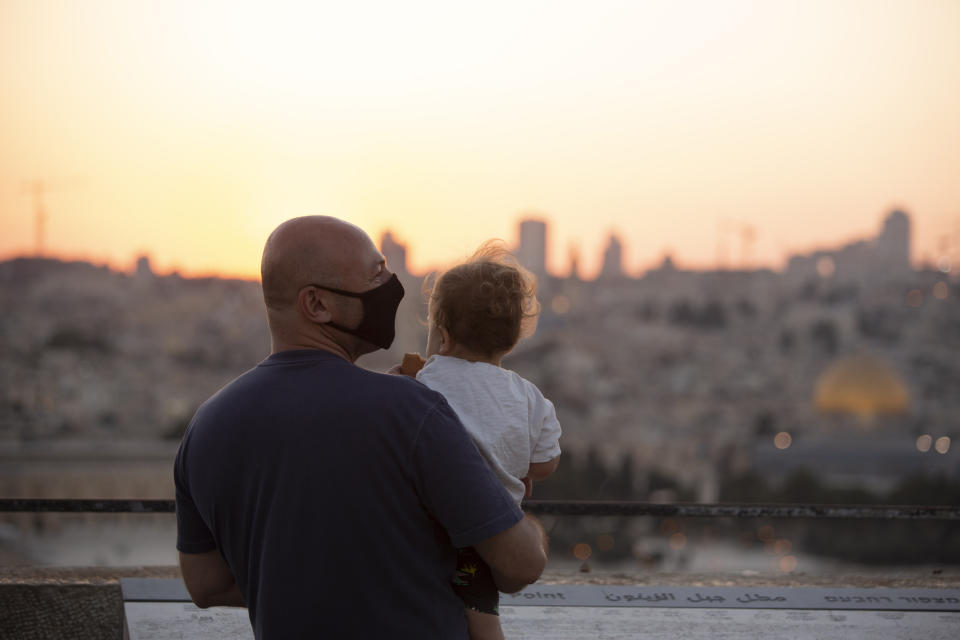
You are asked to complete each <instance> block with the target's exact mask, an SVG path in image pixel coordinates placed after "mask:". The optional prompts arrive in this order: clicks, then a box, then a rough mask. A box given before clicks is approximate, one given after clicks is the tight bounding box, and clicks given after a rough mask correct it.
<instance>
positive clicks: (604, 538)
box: [597, 533, 615, 551]
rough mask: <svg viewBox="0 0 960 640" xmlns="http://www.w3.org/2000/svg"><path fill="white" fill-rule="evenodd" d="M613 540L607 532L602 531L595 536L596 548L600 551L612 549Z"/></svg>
mask: <svg viewBox="0 0 960 640" xmlns="http://www.w3.org/2000/svg"><path fill="white" fill-rule="evenodd" d="M614 543H615V541H614V539H613V536H611V535H610V534H609V533H602V534H600V535H599V536H597V549H599V550H600V551H610V550H611V549H613V545H614Z"/></svg>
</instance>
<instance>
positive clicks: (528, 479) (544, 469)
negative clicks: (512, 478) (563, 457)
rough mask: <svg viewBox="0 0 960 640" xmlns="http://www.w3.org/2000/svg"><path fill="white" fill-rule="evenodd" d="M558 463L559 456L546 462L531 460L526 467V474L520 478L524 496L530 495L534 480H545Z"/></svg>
mask: <svg viewBox="0 0 960 640" xmlns="http://www.w3.org/2000/svg"><path fill="white" fill-rule="evenodd" d="M558 464H560V456H557V457H556V458H554V459H552V460H547V461H546V462H531V463H530V468H529V469H527V475H526V476H525V477H523V478H521V480H522V481H523V486H524V488H525V490H524V494H523V495H524V497H525V498H530V497H532V496H533V483H534V481H537V482H539V481H540V480H546V479H547V478H548V477H549V476H550V474H551V473H553V472H554V471H556V470H557V465H558Z"/></svg>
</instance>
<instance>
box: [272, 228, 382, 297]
mask: <svg viewBox="0 0 960 640" xmlns="http://www.w3.org/2000/svg"><path fill="white" fill-rule="evenodd" d="M371 247H372V248H373V250H374V251H376V247H374V245H373V241H372V240H370V237H369V236H367V234H366V233H364V232H363V230H362V229H360V228H359V227H356V226H354V225H352V224H350V223H348V222H344V221H343V220H339V219H337V218H332V217H330V216H303V217H301V218H293V219H291V220H287V221H286V222H284V223H282V224H281V225H280V226H278V227H277V228H276V229H274V230H273V233H271V234H270V237H269V238H267V243H266V245H265V246H264V248H263V258H262V259H261V261H260V278H261V280H262V282H263V299H264V302H265V303H266V305H267V309H270V310H281V309H285V308H289V307H290V306H292V305H293V304H294V303H295V302H296V300H297V293H298V292H299V291H300V289H302V288H303V287H305V286H306V285H308V284H311V283H319V284H325V285H327V286H330V287H337V288H348V289H349V288H350V287H349V286H347V285H348V284H349V283H348V280H349V279H350V276H351V275H352V274H353V273H354V272H355V271H356V270H357V268H358V262H359V261H358V256H360V255H363V253H364V250H367V251H369V250H370V248H371Z"/></svg>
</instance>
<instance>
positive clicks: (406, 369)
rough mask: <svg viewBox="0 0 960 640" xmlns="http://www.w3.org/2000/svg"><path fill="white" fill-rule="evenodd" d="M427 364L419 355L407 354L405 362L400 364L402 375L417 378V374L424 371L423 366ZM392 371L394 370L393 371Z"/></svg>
mask: <svg viewBox="0 0 960 640" xmlns="http://www.w3.org/2000/svg"><path fill="white" fill-rule="evenodd" d="M426 363H427V361H426V360H424V359H423V356H421V355H420V354H419V353H405V354H403V362H401V363H400V365H399V367H400V371H399V372H400V373H402V374H403V375H405V376H410V377H411V378H414V377H416V375H417V372H418V371H420V369H423V365H425V364H426ZM391 371H392V369H391Z"/></svg>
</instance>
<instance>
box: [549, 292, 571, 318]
mask: <svg viewBox="0 0 960 640" xmlns="http://www.w3.org/2000/svg"><path fill="white" fill-rule="evenodd" d="M550 308H551V309H552V310H553V312H554V313H555V314H557V315H560V316H562V315H564V314H566V313H569V312H570V298H568V297H567V296H554V297H553V300H551V301H550Z"/></svg>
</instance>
